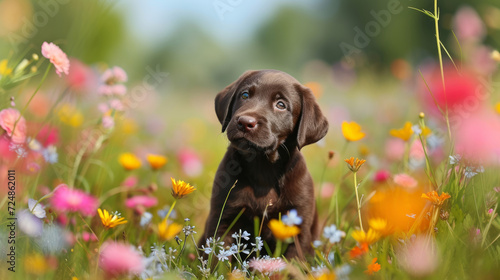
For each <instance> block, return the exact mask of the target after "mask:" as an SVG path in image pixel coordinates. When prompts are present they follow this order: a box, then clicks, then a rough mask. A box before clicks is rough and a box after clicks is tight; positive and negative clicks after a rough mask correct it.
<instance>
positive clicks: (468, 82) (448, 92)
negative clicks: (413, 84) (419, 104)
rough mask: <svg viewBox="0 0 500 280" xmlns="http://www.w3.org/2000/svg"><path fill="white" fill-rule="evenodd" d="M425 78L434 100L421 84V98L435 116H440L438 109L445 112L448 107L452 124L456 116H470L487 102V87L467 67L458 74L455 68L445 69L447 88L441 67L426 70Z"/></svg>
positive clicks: (421, 83)
mask: <svg viewBox="0 0 500 280" xmlns="http://www.w3.org/2000/svg"><path fill="white" fill-rule="evenodd" d="M424 77H425V79H426V81H427V83H428V85H429V88H430V90H431V92H432V94H433V95H434V98H435V100H434V98H433V97H432V95H431V94H430V93H429V89H428V88H427V86H426V85H425V84H424V82H423V81H422V82H420V84H419V86H420V91H421V96H422V98H423V100H424V102H425V104H426V106H427V107H428V108H429V109H430V110H431V112H433V113H434V114H438V115H440V113H439V111H438V108H437V107H436V103H437V105H439V108H441V110H445V108H446V107H448V112H449V114H450V118H451V122H452V123H453V122H454V120H453V117H454V116H461V115H465V114H466V115H469V114H470V113H473V112H475V111H477V110H478V109H479V108H480V107H481V106H480V105H481V104H482V103H483V101H484V100H485V98H484V96H485V93H484V92H485V90H486V87H487V85H482V84H481V82H480V81H479V79H478V77H477V75H475V74H474V73H473V72H472V71H471V70H470V69H466V68H465V67H464V68H462V69H461V71H460V72H458V71H457V70H456V69H455V68H454V67H453V66H449V65H448V66H446V67H445V68H444V79H445V88H443V82H442V80H441V74H440V70H439V67H432V68H430V69H426V70H425V72H424Z"/></svg>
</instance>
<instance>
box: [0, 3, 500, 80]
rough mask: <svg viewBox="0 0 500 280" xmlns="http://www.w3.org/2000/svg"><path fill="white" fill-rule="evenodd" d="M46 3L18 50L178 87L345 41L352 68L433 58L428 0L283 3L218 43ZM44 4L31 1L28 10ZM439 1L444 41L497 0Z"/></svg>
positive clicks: (330, 52)
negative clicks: (62, 56) (150, 34)
mask: <svg viewBox="0 0 500 280" xmlns="http://www.w3.org/2000/svg"><path fill="white" fill-rule="evenodd" d="M4 1H5V0H4ZM25 1H27V0H25ZM50 1H52V2H57V1H60V2H61V4H59V5H58V7H57V9H59V10H58V12H57V13H54V16H51V17H49V20H48V21H47V22H46V24H44V25H43V26H41V27H39V29H40V30H39V32H32V33H33V36H31V37H29V36H24V38H21V40H18V42H17V49H16V50H17V54H22V53H23V52H28V51H27V50H30V49H31V50H33V51H35V50H36V51H38V50H39V46H40V45H41V43H42V42H43V41H54V42H56V43H59V44H60V45H61V46H62V48H63V49H64V50H66V51H67V52H68V54H70V55H71V56H74V57H78V58H80V59H81V60H82V61H83V62H85V63H89V64H91V63H96V62H102V61H106V62H110V63H113V64H117V65H120V66H122V67H124V68H125V69H127V70H128V71H129V74H130V76H131V78H132V79H133V78H137V79H141V78H142V76H143V73H144V69H145V67H146V66H147V65H157V64H160V65H161V67H162V68H163V69H166V70H168V71H170V72H171V73H172V78H173V79H175V80H176V83H178V85H179V86H186V87H191V86H195V84H201V85H203V84H212V85H213V84H214V83H215V84H216V85H218V86H220V85H225V84H227V83H228V82H230V81H232V80H234V79H235V77H237V76H238V75H239V74H240V73H242V72H243V71H244V70H246V69H252V68H277V69H282V70H284V71H287V72H289V73H291V74H292V75H296V74H298V73H299V72H300V69H301V68H302V67H303V66H304V63H306V62H307V61H311V60H322V61H324V62H325V63H327V64H329V65H333V64H335V63H337V62H338V61H340V60H342V59H345V51H343V49H342V47H341V45H342V44H343V43H344V45H346V44H347V45H350V46H354V47H356V49H357V50H359V51H360V52H359V53H358V56H359V57H361V58H362V59H361V60H356V67H366V66H369V67H371V68H375V69H377V70H385V69H387V68H388V67H389V65H390V63H391V61H393V60H394V59H398V58H403V59H406V60H407V61H410V62H414V63H416V62H419V61H421V60H422V59H425V58H426V57H435V48H436V45H435V39H434V23H433V20H432V19H431V18H429V17H428V16H426V15H424V14H422V13H420V12H417V11H415V10H411V9H408V6H414V7H417V8H422V9H427V10H430V11H433V1H430V0H429V1H411V0H373V1H362V0H349V1H348V0H337V1H327V0H325V1H323V2H321V3H319V4H318V5H317V6H316V7H315V8H314V9H303V8H302V9H301V8H300V7H299V6H294V5H288V6H284V7H282V8H281V9H279V10H278V11H277V12H276V13H275V14H274V15H273V16H272V17H271V18H269V19H268V20H266V21H265V22H263V23H262V24H261V25H260V27H259V28H258V30H257V31H256V33H255V34H254V35H253V37H252V38H251V39H250V40H246V41H245V42H243V43H235V44H222V43H220V42H219V41H217V40H216V39H215V38H213V37H212V36H211V35H210V34H209V32H207V31H206V30H205V29H204V27H203V22H198V21H195V20H186V22H184V23H182V24H179V25H178V29H177V30H176V32H174V33H173V34H172V35H170V36H168V37H165V38H164V39H163V40H162V41H161V43H159V44H156V45H155V46H154V47H153V48H151V47H147V46H145V45H144V43H143V42H140V41H139V40H136V38H133V37H131V35H130V34H129V33H127V30H126V26H125V19H124V15H122V14H121V13H120V12H119V11H118V10H117V9H114V5H115V4H116V2H115V1H99V0H89V1H70V0H49V2H50ZM46 2H47V1H42V0H40V1H31V4H32V7H33V13H36V11H38V10H40V9H41V7H42V6H41V4H40V3H46ZM57 3H59V2H57ZM438 4H439V7H440V11H441V29H442V30H441V32H442V38H443V41H444V40H447V41H445V43H448V42H449V40H448V39H449V38H450V36H451V28H452V18H453V14H454V13H455V12H456V10H457V9H458V8H459V7H461V6H463V5H469V6H471V7H473V8H475V9H476V10H477V11H478V13H479V14H480V15H482V12H484V11H485V10H486V9H488V7H490V6H496V7H498V6H499V3H498V0H474V1H473V0H460V1H456V0H455V1H444V0H441V1H439V3H438ZM390 6H391V7H392V8H394V7H397V8H398V9H397V11H399V12H397V13H392V12H389V14H390V18H389V19H388V18H387V17H385V18H384V17H382V20H381V19H380V18H378V16H377V15H379V16H380V15H386V16H387V13H384V12H383V11H390V10H391V8H390ZM207 12H213V11H207ZM240 12H245V11H244V10H242V11H240ZM377 18H378V19H377ZM374 22H375V23H374ZM370 24H371V25H370ZM377 24H378V26H379V30H378V31H377V28H376V25H377ZM35 28H37V27H36V26H35ZM356 28H358V29H356ZM367 28H368V32H367ZM356 30H358V31H356ZM359 30H361V31H362V32H363V33H364V34H365V39H366V38H368V39H369V40H368V43H366V40H365V43H364V44H363V46H362V47H360V46H359V45H358V46H356V41H355V40H356V35H357V34H358V33H359ZM221 32H223V30H221ZM490 32H496V33H498V32H499V31H498V30H495V31H490ZM17 34H19V32H17ZM369 34H371V35H369ZM360 36H361V35H359V36H358V39H359V38H360ZM18 37H19V36H18ZM28 37H29V38H28ZM361 37H362V36H361ZM1 38H2V39H1V41H0V51H1V52H2V53H4V54H5V53H7V54H9V55H12V51H9V50H11V49H12V45H13V43H12V41H13V39H12V36H11V37H9V36H2V37H1ZM495 38H496V39H498V38H499V36H498V34H489V36H488V37H487V39H486V40H487V43H490V44H491V45H496V46H498V45H499V42H498V41H495V40H496V39H495ZM17 39H19V38H17ZM22 39H25V40H22ZM382 73H383V71H382ZM134 76H135V77H134Z"/></svg>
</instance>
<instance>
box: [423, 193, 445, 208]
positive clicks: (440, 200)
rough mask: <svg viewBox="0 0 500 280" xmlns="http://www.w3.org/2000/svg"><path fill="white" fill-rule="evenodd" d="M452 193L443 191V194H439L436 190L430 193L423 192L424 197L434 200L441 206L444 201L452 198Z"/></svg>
mask: <svg viewBox="0 0 500 280" xmlns="http://www.w3.org/2000/svg"><path fill="white" fill-rule="evenodd" d="M450 197H451V195H449V194H448V193H445V192H444V193H441V195H438V194H437V192H436V191H431V192H428V193H423V194H422V198H425V199H427V200H429V201H430V202H432V204H434V205H435V206H441V205H443V203H444V201H445V200H447V199H448V198H450Z"/></svg>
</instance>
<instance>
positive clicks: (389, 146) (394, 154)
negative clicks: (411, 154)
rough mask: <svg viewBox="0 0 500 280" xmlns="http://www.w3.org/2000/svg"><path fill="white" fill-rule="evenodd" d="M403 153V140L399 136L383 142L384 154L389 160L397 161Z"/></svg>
mask: <svg viewBox="0 0 500 280" xmlns="http://www.w3.org/2000/svg"><path fill="white" fill-rule="evenodd" d="M404 153H405V142H404V141H403V140H401V139H399V138H395V137H391V138H389V140H387V142H386V143H385V155H386V156H387V158H388V159H389V160H393V161H399V160H401V159H402V158H403V155H404Z"/></svg>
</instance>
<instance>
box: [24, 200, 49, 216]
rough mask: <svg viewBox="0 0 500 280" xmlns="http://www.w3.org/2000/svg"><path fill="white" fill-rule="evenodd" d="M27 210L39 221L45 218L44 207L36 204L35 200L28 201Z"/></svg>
mask: <svg viewBox="0 0 500 280" xmlns="http://www.w3.org/2000/svg"><path fill="white" fill-rule="evenodd" d="M28 208H29V210H30V212H31V213H33V215H35V216H36V217H37V218H39V219H43V218H45V217H47V214H46V213H45V207H44V206H43V205H42V204H40V203H38V201H37V200H34V199H31V198H30V199H29V200H28Z"/></svg>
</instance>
